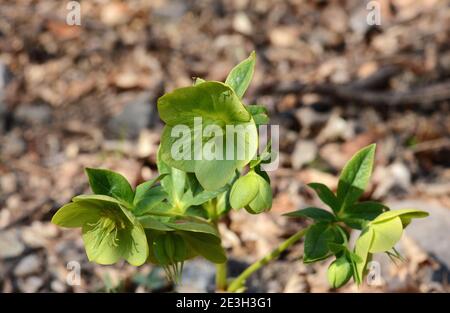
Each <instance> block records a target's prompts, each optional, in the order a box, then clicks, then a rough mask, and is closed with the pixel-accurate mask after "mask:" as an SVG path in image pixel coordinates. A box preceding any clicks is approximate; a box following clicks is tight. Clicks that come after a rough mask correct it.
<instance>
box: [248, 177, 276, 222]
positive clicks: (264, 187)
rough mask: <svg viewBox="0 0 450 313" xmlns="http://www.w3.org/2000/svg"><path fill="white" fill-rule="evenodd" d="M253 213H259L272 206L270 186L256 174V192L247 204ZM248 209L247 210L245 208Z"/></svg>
mask: <svg viewBox="0 0 450 313" xmlns="http://www.w3.org/2000/svg"><path fill="white" fill-rule="evenodd" d="M248 207H249V208H250V210H251V212H250V213H253V214H259V213H262V212H264V211H267V210H269V209H270V208H271V207H272V188H270V185H269V183H268V182H267V181H266V180H265V179H264V178H262V177H261V176H259V175H258V194H257V195H256V197H255V198H254V199H253V200H252V201H251V202H250V204H249V205H248ZM247 211H248V210H247Z"/></svg>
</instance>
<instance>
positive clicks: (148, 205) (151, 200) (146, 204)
mask: <svg viewBox="0 0 450 313" xmlns="http://www.w3.org/2000/svg"><path fill="white" fill-rule="evenodd" d="M166 198H167V193H166V192H165V191H164V189H163V187H162V186H157V187H153V188H151V189H148V190H146V191H145V193H141V194H140V195H139V198H138V199H136V197H135V201H136V203H135V207H134V211H133V213H134V215H136V216H139V215H143V214H146V213H147V212H149V211H151V210H152V209H153V208H154V207H155V206H157V205H158V204H160V203H161V202H162V201H164V200H165V199H166Z"/></svg>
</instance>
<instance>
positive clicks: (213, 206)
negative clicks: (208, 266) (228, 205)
mask: <svg viewBox="0 0 450 313" xmlns="http://www.w3.org/2000/svg"><path fill="white" fill-rule="evenodd" d="M209 204H210V205H209V210H208V212H209V215H210V218H211V221H212V222H213V224H214V226H215V227H216V229H217V231H219V219H220V216H219V214H218V212H217V203H216V202H215V201H210V203H209ZM227 267H228V262H227V261H225V262H224V263H221V264H216V291H225V290H227V287H228V286H227Z"/></svg>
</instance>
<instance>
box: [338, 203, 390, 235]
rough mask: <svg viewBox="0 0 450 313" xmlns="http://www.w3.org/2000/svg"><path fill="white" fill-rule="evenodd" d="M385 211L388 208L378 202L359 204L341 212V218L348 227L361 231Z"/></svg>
mask: <svg viewBox="0 0 450 313" xmlns="http://www.w3.org/2000/svg"><path fill="white" fill-rule="evenodd" d="M386 210H389V208H388V207H386V206H385V205H384V204H382V203H380V202H375V201H365V202H359V203H356V204H354V205H352V206H351V207H349V208H348V209H347V210H346V211H345V212H343V214H342V215H341V218H342V220H343V221H344V222H345V223H346V224H347V225H348V226H350V227H352V228H355V229H363V228H364V227H366V225H367V223H369V222H370V221H372V220H373V219H375V218H376V217H377V216H378V215H380V214H381V213H383V212H384V211H386Z"/></svg>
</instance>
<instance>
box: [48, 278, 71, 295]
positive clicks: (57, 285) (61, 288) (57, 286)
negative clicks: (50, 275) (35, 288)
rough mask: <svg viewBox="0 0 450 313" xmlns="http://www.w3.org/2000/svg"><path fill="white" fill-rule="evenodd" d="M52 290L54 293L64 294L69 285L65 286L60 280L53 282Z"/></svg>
mask: <svg viewBox="0 0 450 313" xmlns="http://www.w3.org/2000/svg"><path fill="white" fill-rule="evenodd" d="M50 288H51V289H52V290H53V291H54V292H59V293H62V292H66V290H67V285H65V284H64V283H62V282H60V281H59V280H54V281H52V282H51V284H50Z"/></svg>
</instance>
